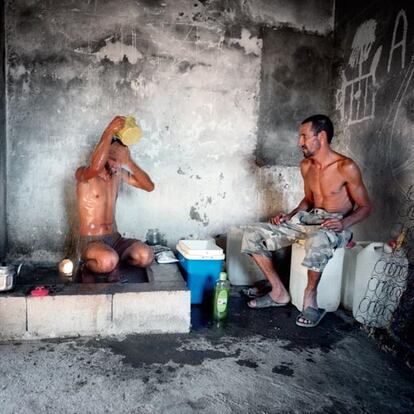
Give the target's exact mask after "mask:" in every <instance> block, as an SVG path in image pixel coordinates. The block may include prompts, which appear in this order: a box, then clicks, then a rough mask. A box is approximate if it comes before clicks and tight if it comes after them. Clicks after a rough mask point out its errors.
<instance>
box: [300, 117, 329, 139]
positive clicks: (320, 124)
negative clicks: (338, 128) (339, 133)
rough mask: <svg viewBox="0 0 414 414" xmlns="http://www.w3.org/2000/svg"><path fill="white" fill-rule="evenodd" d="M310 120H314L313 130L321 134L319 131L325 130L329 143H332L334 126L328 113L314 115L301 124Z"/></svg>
mask: <svg viewBox="0 0 414 414" xmlns="http://www.w3.org/2000/svg"><path fill="white" fill-rule="evenodd" d="M308 122H312V131H313V133H314V134H319V132H322V131H325V132H326V136H327V138H328V143H329V144H330V143H331V141H332V137H333V134H334V127H333V124H332V121H331V120H330V119H329V118H328V117H327V116H326V115H321V114H318V115H312V116H310V117H309V118H306V119H305V120H304V121H302V122H301V125H303V124H307V123H308Z"/></svg>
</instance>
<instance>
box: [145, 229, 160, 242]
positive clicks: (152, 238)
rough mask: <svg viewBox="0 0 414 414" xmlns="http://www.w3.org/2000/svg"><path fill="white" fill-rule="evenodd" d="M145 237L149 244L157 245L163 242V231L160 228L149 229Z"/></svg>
mask: <svg viewBox="0 0 414 414" xmlns="http://www.w3.org/2000/svg"><path fill="white" fill-rule="evenodd" d="M145 237H146V241H147V244H148V245H150V246H155V245H156V244H160V242H161V233H160V232H159V230H158V229H149V230H148V231H147V235H146V236H145Z"/></svg>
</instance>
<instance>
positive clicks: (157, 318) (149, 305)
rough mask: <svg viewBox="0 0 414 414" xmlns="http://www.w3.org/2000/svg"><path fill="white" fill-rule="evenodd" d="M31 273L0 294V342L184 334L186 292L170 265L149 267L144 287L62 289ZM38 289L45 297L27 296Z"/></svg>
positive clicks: (51, 278) (52, 277)
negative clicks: (43, 289)
mask: <svg viewBox="0 0 414 414" xmlns="http://www.w3.org/2000/svg"><path fill="white" fill-rule="evenodd" d="M35 273H36V276H35V277H34V278H33V277H32V278H30V277H28V276H27V271H26V275H25V276H23V277H22V278H21V279H20V281H19V282H18V284H17V285H16V287H15V288H14V290H13V291H11V292H3V293H0V321H1V325H0V326H1V328H0V339H1V340H7V339H13V340H16V339H44V338H61V337H73V336H95V335H100V336H109V335H117V334H131V333H141V334H142V333H186V332H189V330H190V311H191V306H190V291H189V290H188V289H187V286H186V284H185V282H184V280H183V278H182V276H181V273H180V272H179V270H178V267H177V265H176V264H165V265H160V264H157V263H155V264H153V265H152V266H151V267H150V268H149V269H147V280H148V281H147V282H144V283H123V281H125V279H124V280H123V281H121V282H118V283H112V284H111V283H94V284H86V283H83V284H80V283H62V281H61V280H59V278H58V274H57V272H56V273H53V272H52V274H51V272H50V268H49V271H47V267H46V268H39V269H38V270H37V271H36V272H35ZM130 279H131V278H130ZM40 284H44V285H46V286H48V287H49V288H50V293H49V295H48V296H44V297H33V296H31V295H30V291H31V290H32V289H33V287H34V286H38V285H40Z"/></svg>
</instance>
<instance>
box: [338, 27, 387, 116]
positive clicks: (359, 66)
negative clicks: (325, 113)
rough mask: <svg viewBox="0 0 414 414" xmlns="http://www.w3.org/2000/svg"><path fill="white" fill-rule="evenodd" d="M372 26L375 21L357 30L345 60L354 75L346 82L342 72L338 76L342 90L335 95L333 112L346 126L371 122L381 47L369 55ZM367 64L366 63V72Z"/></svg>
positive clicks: (345, 76)
mask: <svg viewBox="0 0 414 414" xmlns="http://www.w3.org/2000/svg"><path fill="white" fill-rule="evenodd" d="M376 26H377V23H376V21H375V20H373V19H370V20H367V21H366V22H364V23H362V24H361V25H360V26H359V27H358V29H357V31H356V32H355V35H354V39H353V41H352V48H351V55H350V57H349V60H348V67H349V68H351V71H350V72H351V73H353V74H354V75H353V77H351V78H350V79H348V78H347V75H346V68H345V69H344V70H343V71H342V74H341V77H342V87H341V89H340V90H338V92H337V109H339V110H340V112H341V118H342V120H345V121H347V123H348V124H356V123H358V122H362V121H365V120H367V119H372V118H373V117H374V115H375V95H376V89H377V81H376V76H375V74H376V70H377V66H378V62H379V59H380V57H381V51H382V46H379V47H378V48H377V49H376V51H375V53H371V51H372V47H373V45H374V43H375V28H376ZM367 62H370V63H369V69H368V70H366V67H367Z"/></svg>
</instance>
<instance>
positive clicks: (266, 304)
mask: <svg viewBox="0 0 414 414" xmlns="http://www.w3.org/2000/svg"><path fill="white" fill-rule="evenodd" d="M253 300H254V301H255V302H256V304H255V305H252V301H250V302H247V306H248V307H249V308H252V309H261V308H271V307H278V308H280V307H281V306H286V305H287V304H288V303H279V302H276V301H275V300H273V299H272V298H271V296H270V295H269V294H267V295H264V296H261V297H260V298H256V299H253Z"/></svg>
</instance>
